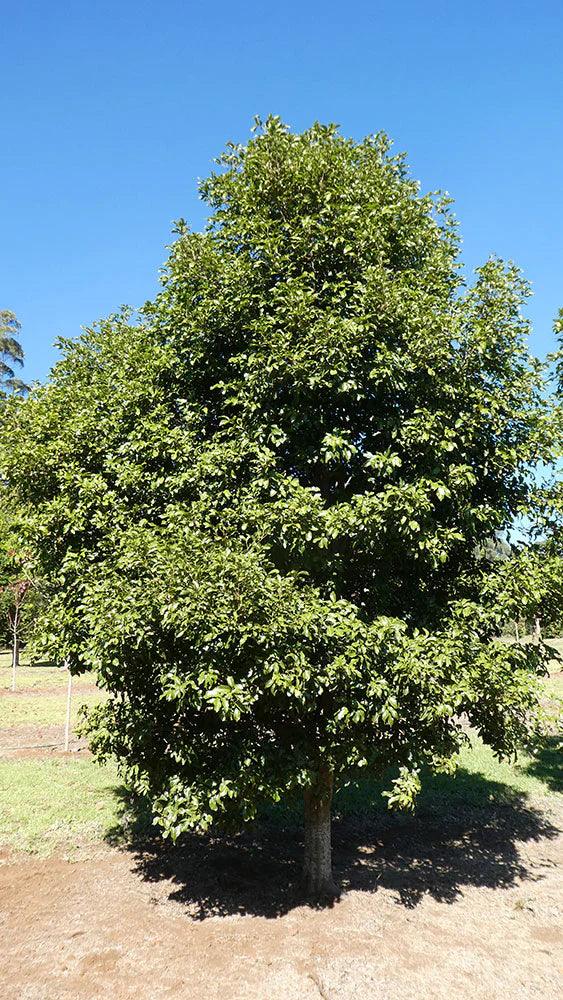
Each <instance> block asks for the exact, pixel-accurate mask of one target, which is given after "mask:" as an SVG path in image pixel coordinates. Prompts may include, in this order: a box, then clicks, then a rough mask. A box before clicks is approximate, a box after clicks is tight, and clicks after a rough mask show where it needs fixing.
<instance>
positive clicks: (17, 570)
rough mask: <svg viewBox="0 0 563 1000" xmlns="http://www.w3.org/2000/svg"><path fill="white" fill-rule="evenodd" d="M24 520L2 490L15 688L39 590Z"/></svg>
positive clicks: (3, 615)
mask: <svg viewBox="0 0 563 1000" xmlns="http://www.w3.org/2000/svg"><path fill="white" fill-rule="evenodd" d="M21 528H22V526H21V522H20V521H19V519H18V518H17V516H16V513H15V510H14V508H13V506H12V505H11V504H10V502H9V499H8V496H7V494H6V491H3V492H2V493H0V635H1V634H2V633H3V639H4V641H5V642H7V643H8V644H9V646H10V647H11V650H12V691H15V689H16V675H17V670H18V667H19V663H20V647H21V643H22V639H24V638H27V636H28V635H29V633H30V631H31V625H32V621H33V619H34V617H35V615H36V613H37V611H38V604H39V601H38V592H37V588H35V587H34V584H33V581H32V579H31V575H30V568H31V567H30V564H29V554H28V553H27V552H26V551H25V550H24V549H23V548H22V531H21Z"/></svg>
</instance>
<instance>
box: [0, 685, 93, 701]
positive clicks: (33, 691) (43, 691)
mask: <svg viewBox="0 0 563 1000" xmlns="http://www.w3.org/2000/svg"><path fill="white" fill-rule="evenodd" d="M99 692H100V689H99V688H98V687H96V685H95V684H73V686H72V696H73V698H74V697H75V695H80V694H86V695H88V694H99ZM21 697H25V698H56V697H59V698H62V699H64V698H66V688H64V687H62V686H61V687H49V688H36V687H18V688H17V689H16V690H15V691H12V690H8V689H6V688H0V698H15V699H17V698H21Z"/></svg>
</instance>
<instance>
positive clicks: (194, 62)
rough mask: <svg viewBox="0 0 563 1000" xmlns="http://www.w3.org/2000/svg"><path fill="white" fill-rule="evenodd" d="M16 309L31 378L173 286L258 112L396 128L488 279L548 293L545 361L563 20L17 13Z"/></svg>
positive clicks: (237, 6)
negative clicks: (189, 235) (170, 266)
mask: <svg viewBox="0 0 563 1000" xmlns="http://www.w3.org/2000/svg"><path fill="white" fill-rule="evenodd" d="M0 15H1V23H2V41H3V45H2V49H3V51H2V86H1V88H0V112H1V121H2V156H1V158H0V172H1V184H0V217H1V219H2V240H1V243H0V306H1V307H3V308H10V309H12V310H14V311H15V312H16V313H17V314H18V316H19V318H20V319H21V321H22V324H23V344H24V348H25V350H26V355H27V363H26V368H25V372H26V375H27V377H28V379H32V378H44V377H45V376H46V374H47V372H48V370H49V367H50V365H51V364H52V363H53V361H54V360H55V357H56V352H55V350H54V349H53V347H52V344H53V341H54V340H55V338H56V337H57V336H59V335H63V336H74V335H76V334H77V333H78V332H79V330H80V327H81V325H88V324H89V323H91V322H92V321H94V320H95V319H96V318H99V317H101V316H103V315H105V314H107V313H108V312H111V311H113V310H114V309H116V308H117V307H118V306H119V305H120V304H122V303H130V304H132V305H135V306H136V305H140V304H141V303H142V302H144V301H145V300H146V299H147V298H149V297H150V296H152V295H153V294H154V292H155V290H156V288H157V273H158V268H159V267H160V265H161V264H162V263H163V261H164V260H165V257H166V250H165V247H166V244H167V242H168V241H169V239H170V229H171V224H172V221H173V220H174V219H176V218H178V217H180V216H183V217H185V218H186V219H187V220H188V221H189V222H190V224H191V225H192V226H194V227H196V228H197V227H199V226H200V225H201V224H202V222H203V219H204V212H203V206H202V204H201V203H200V202H199V200H198V197H197V187H196V184H197V178H198V177H203V176H205V175H206V174H207V173H208V172H209V169H210V168H211V161H212V158H213V157H214V156H216V155H217V154H218V153H219V152H220V151H221V149H222V148H223V146H224V144H225V142H226V141H227V140H229V139H232V140H236V141H241V140H244V139H245V137H247V135H248V132H249V128H250V125H251V123H252V118H253V116H254V115H255V114H260V115H262V116H266V115H267V114H268V113H274V114H279V115H281V116H282V117H283V118H284V119H285V120H286V121H288V122H289V123H290V124H291V125H292V126H293V127H294V128H296V129H301V128H304V127H306V126H307V125H309V124H310V123H311V122H312V121H313V120H315V119H318V120H320V121H325V122H326V121H336V122H338V123H339V124H340V125H341V126H342V130H343V131H344V132H345V133H346V134H349V135H352V136H355V137H360V136H362V135H365V134H367V133H370V132H374V131H378V130H379V129H384V130H386V131H387V132H388V133H389V134H390V135H391V136H392V137H393V139H394V140H395V144H396V148H397V149H401V150H403V149H404V150H406V151H407V153H408V157H409V162H410V164H411V168H412V173H413V175H414V176H416V177H417V178H419V179H420V181H421V182H422V185H423V188H425V189H434V188H441V189H445V190H447V191H449V193H450V194H451V195H452V196H453V197H454V198H455V201H456V212H457V215H458V217H459V219H460V222H461V229H462V234H463V237H464V251H463V254H464V260H465V262H466V265H467V268H468V269H472V268H473V267H475V266H476V265H477V264H478V263H479V262H481V261H483V260H484V259H486V257H487V256H488V255H489V254H490V253H493V252H495V253H497V254H499V255H500V256H502V257H506V258H512V259H513V260H515V261H516V262H517V263H518V264H519V265H520V266H521V267H522V269H523V270H524V272H525V274H526V276H527V277H528V278H529V279H530V280H531V281H532V282H533V286H534V291H535V295H534V298H533V299H532V301H531V303H530V307H529V312H528V314H529V315H530V317H531V319H532V320H533V323H534V335H533V341H532V346H533V348H534V350H535V351H536V352H537V353H543V352H545V351H547V350H549V349H551V348H552V347H553V346H554V339H553V335H552V331H551V327H552V321H553V318H554V315H555V313H556V311H557V309H558V308H559V307H560V306H562V305H563V4H561V0H553V2H550V0H539V2H535V3H521V2H518V0H515V2H512V3H509V2H505V0H490V2H487V3H485V2H482V0H474V2H471V3H468V2H465V3H460V2H458V3H454V2H451V3H440V2H433V3H431V4H430V3H427V2H412V0H411V2H403V3H400V2H390V0H385V2H377V0H371V2H355V0H350V2H348V3H338V4H335V3H334V4H333V3H330V2H326V0H325V2H320V0H313V2H309V3H307V2H306V0H301V2H299V3H297V2H294V0H285V2H284V3H283V4H282V3H280V4H267V3H264V2H262V3H258V2H254V0H253V2H250V3H244V2H241V3H233V2H231V3H225V2H222V0H217V2H215V3H209V2H208V3H201V2H197V3H195V2H189V0H185V2H179V0H161V2H156V0H154V2H150V3H147V2H143V0H136V2H135V3H133V2H131V0H121V2H120V0H114V2H112V3H109V2H107V0H98V2H96V3H86V2H85V0H75V2H67V3H62V2H60V0H43V2H39V3H38V2H35V3H34V2H32V0H26V2H24V3H20V4H14V3H7V2H5V0H0Z"/></svg>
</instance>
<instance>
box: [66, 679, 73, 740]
mask: <svg viewBox="0 0 563 1000" xmlns="http://www.w3.org/2000/svg"><path fill="white" fill-rule="evenodd" d="M67 670H68V667H67ZM71 696H72V674H71V672H70V670H68V687H67V689H66V723H65V752H66V753H68V745H69V740H70V700H71Z"/></svg>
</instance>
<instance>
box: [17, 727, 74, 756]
mask: <svg viewBox="0 0 563 1000" xmlns="http://www.w3.org/2000/svg"><path fill="white" fill-rule="evenodd" d="M69 752H71V753H78V752H79V753H80V754H81V755H88V754H89V750H88V747H87V743H86V740H83V739H80V740H79V739H78V738H77V737H76V736H74V735H71V738H70V742H69ZM60 754H63V755H64V726H63V725H60V726H32V725H29V726H26V725H21V726H11V727H7V728H5V729H0V757H10V758H20V757H52V756H58V755H60Z"/></svg>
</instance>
